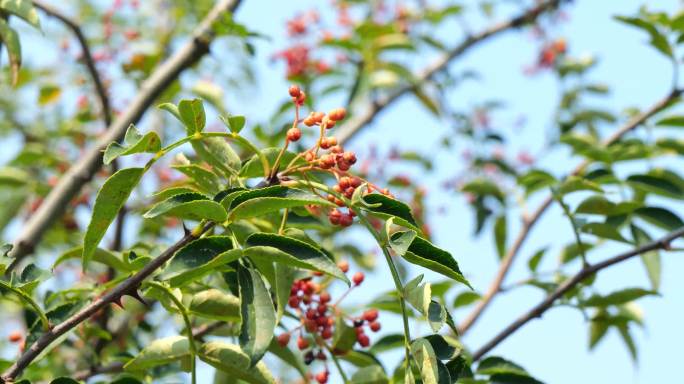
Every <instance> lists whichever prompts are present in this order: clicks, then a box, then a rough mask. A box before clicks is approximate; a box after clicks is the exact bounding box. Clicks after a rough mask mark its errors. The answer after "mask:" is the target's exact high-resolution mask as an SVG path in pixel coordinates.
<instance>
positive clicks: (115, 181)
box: [82, 168, 145, 270]
mask: <svg viewBox="0 0 684 384" xmlns="http://www.w3.org/2000/svg"><path fill="white" fill-rule="evenodd" d="M144 172H145V170H144V169H143V168H125V169H122V170H119V171H117V172H116V173H115V174H113V175H112V176H110V177H109V178H108V179H107V181H105V183H104V185H102V188H101V189H100V192H98V194H97V197H96V198H95V206H94V207H93V217H92V219H91V220H90V224H89V225H88V229H87V230H86V234H85V239H84V240H83V255H82V257H83V269H84V270H85V269H86V268H87V266H88V262H89V261H90V259H91V258H92V256H93V254H94V253H95V250H96V249H97V246H98V244H99V243H100V240H102V238H103V237H104V235H105V232H107V228H109V225H110V224H111V223H112V221H114V219H115V218H116V215H117V214H118V212H119V210H121V208H122V207H123V205H124V204H125V203H126V200H127V199H128V196H130V194H131V192H132V191H133V189H134V188H135V186H136V185H137V184H138V182H139V181H140V178H141V177H142V175H143V173H144Z"/></svg>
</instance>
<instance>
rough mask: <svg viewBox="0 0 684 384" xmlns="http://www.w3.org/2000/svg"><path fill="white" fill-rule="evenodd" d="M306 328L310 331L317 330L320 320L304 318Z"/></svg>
mask: <svg viewBox="0 0 684 384" xmlns="http://www.w3.org/2000/svg"><path fill="white" fill-rule="evenodd" d="M304 328H306V330H307V331H309V332H316V328H318V322H317V321H316V320H311V319H306V320H304Z"/></svg>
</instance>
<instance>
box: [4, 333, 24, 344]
mask: <svg viewBox="0 0 684 384" xmlns="http://www.w3.org/2000/svg"><path fill="white" fill-rule="evenodd" d="M23 338H24V336H23V335H22V334H21V332H20V331H13V332H12V333H10V334H9V336H8V337H7V340H9V342H10V343H18V342H20V341H21V340H22V339H23Z"/></svg>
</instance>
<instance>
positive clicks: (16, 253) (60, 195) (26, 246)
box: [7, 0, 241, 272]
mask: <svg viewBox="0 0 684 384" xmlns="http://www.w3.org/2000/svg"><path fill="white" fill-rule="evenodd" d="M240 3H241V0H220V1H218V3H217V4H216V5H215V6H214V8H212V10H211V11H209V14H208V15H207V16H206V17H205V18H204V20H203V21H202V23H201V24H200V25H199V26H198V27H197V28H196V29H195V31H194V33H193V37H192V39H191V40H190V41H188V42H187V43H186V44H185V45H183V46H182V47H181V48H180V49H179V50H178V51H177V52H176V53H175V54H174V55H173V56H171V57H170V58H169V59H168V60H167V61H165V62H164V63H163V64H162V65H161V66H160V67H159V68H157V70H156V71H154V72H153V73H152V75H151V76H150V77H149V78H148V79H147V80H146V81H145V82H144V83H143V85H142V86H141V88H140V90H139V91H138V92H137V95H136V97H135V99H134V100H133V101H132V102H131V104H130V105H129V106H128V108H127V109H126V110H125V111H124V112H123V113H122V114H121V116H119V117H118V118H117V119H116V120H115V121H114V122H113V123H112V124H111V125H110V126H109V128H108V129H107V132H106V133H105V134H104V135H103V136H102V137H101V138H100V140H99V141H98V142H97V144H96V145H95V147H93V148H91V149H90V150H89V151H88V152H86V153H85V154H83V155H82V157H81V160H80V161H79V162H78V163H76V164H74V165H73V166H72V167H71V168H69V170H68V171H67V172H66V173H65V174H64V175H63V176H62V177H61V178H60V180H59V182H58V183H57V185H56V186H55V187H54V188H53V189H52V190H51V191H50V193H49V194H48V195H47V196H46V197H45V200H44V201H43V204H41V205H40V207H39V208H38V210H37V211H36V212H35V213H34V214H33V215H31V217H30V218H29V220H28V221H27V222H26V224H25V226H24V228H23V229H22V231H21V233H20V234H19V236H17V238H16V239H15V241H14V249H13V250H12V252H11V253H10V256H11V257H14V258H16V259H15V260H14V262H13V263H12V264H11V265H10V266H9V267H8V269H7V272H9V271H11V270H12V269H13V268H14V267H15V266H16V265H17V264H18V262H20V261H21V259H23V258H24V257H25V256H27V255H28V254H30V253H31V252H33V249H34V248H35V246H36V244H38V242H39V241H40V239H41V237H42V236H43V233H45V231H46V230H47V229H48V228H49V227H50V225H51V224H52V223H53V222H54V221H55V220H56V219H57V218H58V217H60V216H61V214H62V213H63V212H64V209H65V207H66V206H67V205H68V202H69V201H71V199H72V198H73V197H74V196H76V194H78V192H79V191H80V190H81V188H82V187H83V185H85V184H86V183H87V182H89V181H90V180H91V179H92V177H93V176H94V175H95V173H97V171H98V170H99V169H100V167H102V151H103V150H104V149H105V147H106V146H107V145H108V144H109V143H111V142H113V141H119V140H120V139H121V138H122V137H123V135H124V133H125V132H126V129H127V128H128V126H129V125H130V124H133V123H136V122H137V121H138V120H140V118H141V117H142V115H143V114H144V113H145V111H146V110H147V109H148V108H149V107H150V105H151V104H152V103H153V102H154V101H155V100H156V99H157V97H158V96H159V95H160V94H161V93H162V92H164V90H165V89H166V88H167V87H168V86H169V85H170V84H171V83H172V82H173V81H174V80H175V79H177V78H178V75H179V74H180V73H181V72H183V71H184V70H185V69H187V68H189V67H190V66H192V65H193V64H195V63H196V62H197V61H198V60H199V59H200V58H201V57H202V56H204V55H205V54H206V53H207V52H209V44H210V43H211V41H212V39H213V37H214V32H213V31H214V27H215V26H216V24H217V23H220V22H221V20H222V18H223V16H224V15H225V13H226V12H233V11H234V10H235V9H236V8H237V6H238V5H239V4H240Z"/></svg>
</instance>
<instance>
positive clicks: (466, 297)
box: [453, 291, 482, 308]
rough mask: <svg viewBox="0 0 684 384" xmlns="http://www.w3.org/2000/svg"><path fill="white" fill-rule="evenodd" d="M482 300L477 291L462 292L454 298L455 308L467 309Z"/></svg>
mask: <svg viewBox="0 0 684 384" xmlns="http://www.w3.org/2000/svg"><path fill="white" fill-rule="evenodd" d="M481 298H482V295H480V294H479V293H477V292H475V291H465V292H461V293H459V294H458V296H456V298H454V304H453V307H454V308H458V307H465V306H466V305H470V304H472V303H474V302H476V301H478V300H480V299H481Z"/></svg>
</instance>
